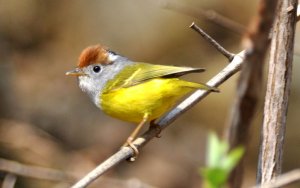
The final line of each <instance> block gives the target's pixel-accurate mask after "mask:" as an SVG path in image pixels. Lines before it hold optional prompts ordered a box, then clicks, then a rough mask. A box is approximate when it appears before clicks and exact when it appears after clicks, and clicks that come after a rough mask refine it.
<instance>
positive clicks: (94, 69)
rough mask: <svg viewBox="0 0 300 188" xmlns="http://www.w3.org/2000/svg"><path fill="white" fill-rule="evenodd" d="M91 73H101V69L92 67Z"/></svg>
mask: <svg viewBox="0 0 300 188" xmlns="http://www.w3.org/2000/svg"><path fill="white" fill-rule="evenodd" d="M93 71H94V72H95V73H98V72H100V71H101V67H100V66H94V67H93Z"/></svg>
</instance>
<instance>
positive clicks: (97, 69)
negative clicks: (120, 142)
mask: <svg viewBox="0 0 300 188" xmlns="http://www.w3.org/2000/svg"><path fill="white" fill-rule="evenodd" d="M203 71H205V69H204V68H192V67H178V66H169V65H158V64H150V63H144V62H135V61H132V60H130V59H128V58H127V57H125V56H122V55H120V54H118V53H115V52H113V51H111V50H110V49H108V48H107V47H105V46H103V45H100V44H97V45H92V46H89V47H87V48H85V49H84V50H83V51H82V52H81V54H80V56H79V62H78V65H77V67H76V68H75V69H73V70H71V71H68V72H66V75H71V76H76V77H77V78H78V83H79V87H80V88H81V90H82V91H83V92H85V93H87V95H88V96H89V98H90V99H91V100H92V101H93V103H94V104H95V105H96V106H97V107H98V108H100V109H101V110H102V111H103V112H104V113H105V114H107V115H109V116H111V117H114V118H117V119H120V120H123V121H126V122H132V123H135V124H137V126H136V128H135V129H134V131H133V132H132V133H131V134H130V136H129V137H128V138H127V140H126V142H125V144H124V146H129V147H131V148H132V149H133V150H134V153H135V155H136V156H137V155H138V153H139V152H138V149H137V148H136V146H134V144H132V142H133V140H134V139H135V138H136V137H137V135H138V134H139V132H140V130H141V128H142V127H143V126H144V125H145V124H146V123H148V122H150V124H151V123H153V122H154V121H155V120H156V119H158V118H159V117H160V116H162V115H163V114H165V113H166V112H167V111H169V110H170V109H171V108H172V107H173V106H174V105H176V103H178V102H179V101H180V100H182V99H183V98H184V97H185V96H186V95H187V94H189V93H191V92H192V91H195V90H198V89H200V90H209V91H213V92H219V90H218V89H217V88H215V87H211V86H208V85H206V84H204V83H196V82H190V81H186V80H183V79H180V77H181V76H183V75H186V74H190V73H200V72H203ZM153 124H154V125H155V123H153Z"/></svg>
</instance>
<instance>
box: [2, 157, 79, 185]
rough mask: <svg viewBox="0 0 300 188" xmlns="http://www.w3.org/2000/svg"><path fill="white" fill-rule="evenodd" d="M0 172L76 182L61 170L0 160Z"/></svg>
mask: <svg viewBox="0 0 300 188" xmlns="http://www.w3.org/2000/svg"><path fill="white" fill-rule="evenodd" d="M0 171H3V172H8V173H10V174H14V175H19V176H24V177H30V178H36V179H44V180H49V181H62V180H64V181H66V180H69V181H70V180H74V178H72V177H71V176H68V175H67V174H65V173H63V172H61V171H59V170H55V169H50V168H43V167H37V166H31V165H25V164H21V163H18V162H15V161H11V160H7V159H0Z"/></svg>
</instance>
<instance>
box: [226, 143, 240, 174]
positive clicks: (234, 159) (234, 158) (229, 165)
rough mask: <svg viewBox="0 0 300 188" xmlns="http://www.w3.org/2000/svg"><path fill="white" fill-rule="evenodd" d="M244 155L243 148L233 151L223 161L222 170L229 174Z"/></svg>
mask: <svg viewBox="0 0 300 188" xmlns="http://www.w3.org/2000/svg"><path fill="white" fill-rule="evenodd" d="M243 154H244V148H243V147H237V148H235V149H233V150H231V151H230V152H229V153H228V154H227V156H226V157H225V158H224V159H223V160H222V168H223V169H224V170H226V171H227V172H228V173H229V172H230V171H231V170H232V169H233V168H234V167H235V166H236V165H237V163H238V162H239V161H240V159H241V157H242V156H243Z"/></svg>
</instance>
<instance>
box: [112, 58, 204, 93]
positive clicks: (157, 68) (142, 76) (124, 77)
mask: <svg viewBox="0 0 300 188" xmlns="http://www.w3.org/2000/svg"><path fill="white" fill-rule="evenodd" d="M203 71H205V69H203V68H191V67H176V66H167V65H153V64H147V63H134V64H132V65H129V66H127V67H125V68H124V69H123V70H122V71H121V72H120V73H119V74H118V75H116V77H115V78H114V79H113V80H114V81H113V82H112V83H111V84H109V85H110V86H111V87H110V88H109V90H115V89H118V88H120V87H130V86H134V85H137V84H140V83H143V82H145V81H147V80H150V79H153V78H177V77H180V76H182V75H185V74H188V73H194V72H203ZM128 75H131V76H129V77H128Z"/></svg>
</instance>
